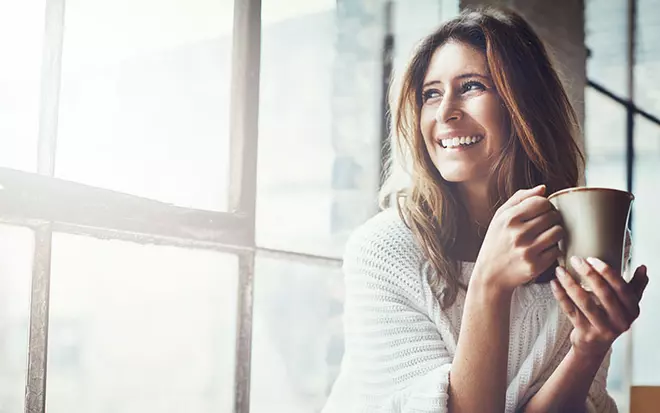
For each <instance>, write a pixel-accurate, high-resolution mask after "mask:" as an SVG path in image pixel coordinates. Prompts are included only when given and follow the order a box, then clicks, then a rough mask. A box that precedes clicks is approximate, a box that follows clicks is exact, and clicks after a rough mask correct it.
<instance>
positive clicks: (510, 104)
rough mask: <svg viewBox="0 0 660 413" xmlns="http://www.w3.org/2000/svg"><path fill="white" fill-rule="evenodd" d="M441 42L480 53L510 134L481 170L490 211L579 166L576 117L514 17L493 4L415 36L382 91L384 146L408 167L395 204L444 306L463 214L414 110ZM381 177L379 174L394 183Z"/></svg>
mask: <svg viewBox="0 0 660 413" xmlns="http://www.w3.org/2000/svg"><path fill="white" fill-rule="evenodd" d="M450 40H452V41H459V42H463V43H465V44H467V45H469V46H472V47H474V48H476V49H477V50H480V51H481V52H483V53H484V55H485V57H486V60H487V64H488V69H489V71H490V75H491V77H492V79H493V83H494V85H495V88H496V90H497V93H498V94H499V96H500V99H501V101H502V104H503V105H504V107H505V108H506V111H507V112H508V121H509V125H508V129H509V130H510V135H509V136H508V138H507V140H506V142H505V144H504V149H503V150H502V152H501V154H500V156H499V158H498V159H496V161H495V162H494V166H493V170H492V174H491V176H492V179H493V181H492V182H491V185H490V191H489V198H490V206H491V208H492V210H493V211H494V210H495V209H497V208H498V207H499V206H501V205H502V203H504V201H506V200H507V199H508V198H509V197H511V195H513V194H514V192H516V191H517V190H519V189H521V188H530V187H533V186H536V185H538V184H541V183H543V184H546V186H547V193H552V192H554V191H557V190H560V189H563V188H567V187H571V186H576V185H577V184H578V181H579V179H580V171H581V168H582V166H583V165H584V158H583V156H582V154H581V152H580V149H579V147H578V146H577V144H576V139H577V138H578V136H579V134H580V128H579V122H578V119H577V115H576V113H575V111H574V109H573V107H572V106H571V103H570V101H569V99H568V96H567V94H566V91H565V90H564V87H563V86H562V84H561V81H560V79H559V76H558V74H557V72H556V70H555V69H554V68H553V65H552V63H551V61H550V58H549V57H548V53H547V52H546V49H545V47H544V45H543V43H542V42H541V40H540V39H539V37H538V36H537V35H536V33H535V32H534V31H533V30H532V28H531V27H530V25H529V24H528V23H527V22H526V21H525V20H524V19H523V18H522V17H521V16H520V15H518V14H516V13H515V12H512V11H507V10H498V9H493V8H480V9H476V10H467V11H464V12H462V13H461V14H460V15H459V16H457V17H456V18H454V19H452V20H449V21H447V22H445V23H444V24H442V25H441V26H440V27H439V28H438V29H437V30H436V31H434V32H433V33H431V34H430V35H429V36H427V37H426V38H425V39H423V40H422V41H421V43H420V44H419V46H418V47H417V49H416V51H415V53H414V54H413V56H412V58H411V59H410V61H409V63H408V66H407V67H406V69H405V71H404V72H403V76H402V78H401V80H400V82H399V87H398V90H395V89H394V88H393V89H392V92H393V93H390V97H391V100H390V107H391V108H392V117H391V123H392V127H391V130H392V134H393V136H392V138H393V139H392V143H393V144H394V145H395V147H396V149H397V150H398V151H396V152H394V151H393V153H392V157H393V158H394V159H396V160H398V161H399V162H403V163H404V165H403V166H404V167H407V169H408V174H409V179H410V182H409V184H408V185H407V187H406V188H405V189H404V190H401V191H399V192H398V193H397V200H396V201H397V202H396V203H397V206H398V208H399V211H400V213H401V215H402V217H403V218H404V220H405V222H406V223H407V225H408V226H409V227H410V228H411V230H412V232H413V233H414V235H415V237H416V239H417V241H418V242H419V243H420V245H421V246H422V247H423V248H424V250H425V253H426V255H427V259H428V261H429V263H430V264H431V268H432V271H430V273H429V282H430V285H431V289H432V290H433V292H434V294H435V295H436V297H437V298H438V300H440V303H441V305H442V306H443V307H447V306H449V305H451V304H453V302H454V301H455V299H456V294H457V292H458V289H459V288H460V287H461V285H460V283H459V276H460V267H459V262H458V260H456V259H453V258H452V257H451V256H450V254H449V251H450V250H451V248H452V246H453V245H454V242H455V240H456V236H457V230H458V222H459V218H461V216H462V214H466V213H467V212H466V208H465V207H464V206H463V205H462V203H461V201H460V199H459V198H458V197H457V195H456V194H455V193H454V190H453V189H452V186H451V184H450V183H449V182H447V181H446V180H444V179H443V178H442V176H441V175H440V173H439V172H438V170H437V168H436V167H435V166H434V164H433V162H432V160H431V158H430V156H429V154H428V152H427V149H426V145H425V144H424V138H423V136H422V133H421V130H420V112H421V106H422V97H421V94H422V84H423V81H424V77H425V76H426V72H427V70H428V67H429V63H430V61H431V57H432V56H433V53H434V52H435V51H436V49H437V48H438V47H440V46H442V45H443V44H444V43H446V42H447V41H450ZM390 162H392V160H391V161H390ZM394 162H396V161H394ZM391 168H392V164H391V163H390V168H389V169H391ZM391 173H392V171H391V170H390V172H389V174H390V177H389V178H388V179H389V180H392V179H395V178H394V177H393V176H391ZM389 189H390V185H389V184H388V183H386V184H385V186H384V188H383V192H382V193H381V194H382V195H387V193H388V191H389ZM443 284H444V286H443ZM443 287H444V288H443Z"/></svg>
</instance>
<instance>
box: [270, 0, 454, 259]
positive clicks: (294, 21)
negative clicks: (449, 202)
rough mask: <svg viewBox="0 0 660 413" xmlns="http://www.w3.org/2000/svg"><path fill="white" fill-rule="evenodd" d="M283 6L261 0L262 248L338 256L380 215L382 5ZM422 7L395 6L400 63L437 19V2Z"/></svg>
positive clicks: (315, 1) (324, 1) (323, 1)
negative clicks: (355, 233) (359, 229)
mask: <svg viewBox="0 0 660 413" xmlns="http://www.w3.org/2000/svg"><path fill="white" fill-rule="evenodd" d="M284 3H285V2H278V1H275V0H271V1H264V2H263V20H264V28H263V43H262V58H261V83H260V84H261V97H260V102H259V103H260V108H259V117H260V124H259V173H258V198H257V242H258V243H259V245H262V246H265V247H269V248H279V249H287V250H295V251H301V252H307V253H316V254H321V255H330V256H339V255H341V252H342V249H343V245H344V242H345V240H346V238H347V236H348V235H349V234H350V232H351V231H352V230H353V229H354V228H355V227H356V226H358V225H360V224H361V223H362V222H364V221H365V220H366V219H368V218H369V217H370V216H371V215H373V214H374V213H375V212H377V191H378V185H379V175H380V145H381V119H382V116H383V114H382V113H383V108H382V107H381V98H382V93H383V79H382V73H383V62H382V55H383V45H384V42H385V24H386V19H385V9H386V5H385V2H377V1H376V2H353V1H344V0H340V1H336V0H310V1H308V2H306V3H305V4H306V6H305V8H304V9H293V8H292V9H291V10H295V12H294V11H290V12H288V13H283V11H282V10H281V4H284ZM419 3H420V4H419V5H418V6H416V7H413V8H411V7H407V6H406V4H407V3H406V2H403V1H398V2H396V4H395V5H394V16H393V19H392V27H393V30H394V31H395V34H396V35H397V37H396V45H395V47H396V52H395V60H396V62H395V64H396V65H400V64H401V63H402V60H403V59H404V58H405V57H407V56H409V54H410V51H411V50H410V48H411V46H412V45H413V44H414V43H415V42H416V41H417V40H418V39H419V38H420V37H421V36H423V35H424V34H426V32H427V31H428V30H430V29H431V28H432V27H433V26H435V25H437V24H438V23H439V22H440V15H441V2H439V1H431V0H429V1H426V0H424V1H420V2H419ZM445 3H450V2H445ZM416 4H417V3H416ZM399 35H400V37H399Z"/></svg>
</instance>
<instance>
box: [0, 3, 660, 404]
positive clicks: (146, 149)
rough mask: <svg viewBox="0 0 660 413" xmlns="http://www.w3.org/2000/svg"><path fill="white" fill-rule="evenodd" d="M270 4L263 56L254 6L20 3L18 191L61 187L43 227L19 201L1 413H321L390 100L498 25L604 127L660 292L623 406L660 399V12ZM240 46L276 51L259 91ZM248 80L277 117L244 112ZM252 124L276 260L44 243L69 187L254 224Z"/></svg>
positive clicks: (2, 312) (5, 56)
mask: <svg viewBox="0 0 660 413" xmlns="http://www.w3.org/2000/svg"><path fill="white" fill-rule="evenodd" d="M236 1H237V3H236V4H237V5H239V7H241V8H242V9H241V10H246V9H250V7H253V6H254V5H255V4H258V3H259V2H258V1H253V0H236ZM261 3H262V4H261V29H260V30H261V44H260V48H259V44H258V42H256V43H255V42H254V41H249V40H247V43H241V41H242V40H243V39H236V38H234V35H233V33H246V32H245V31H240V30H238V31H236V32H235V31H234V30H235V29H236V28H235V27H234V12H235V9H234V7H235V6H234V2H233V1H232V0H166V1H163V0H130V1H129V0H114V1H105V0H84V1H83V0H66V2H65V1H64V0H24V1H12V0H0V57H1V59H0V62H2V63H0V167H1V168H0V172H2V173H0V178H2V179H0V184H2V185H3V186H9V184H12V183H13V181H11V180H10V179H9V178H7V179H8V180H7V182H8V183H5V181H3V179H5V178H4V177H6V176H10V175H11V174H14V173H19V172H20V174H19V175H17V176H21V177H23V178H21V179H30V178H31V177H33V175H35V176H36V175H40V176H43V177H44V179H46V181H44V182H46V183H45V184H44V185H45V188H51V187H50V185H53V188H55V189H53V190H50V189H48V190H44V191H42V192H39V191H37V192H34V193H32V192H30V191H31V189H30V188H28V187H22V186H20V185H19V186H16V188H18V189H16V192H12V194H19V195H20V197H25V199H27V201H21V202H25V203H24V204H21V205H22V208H23V209H22V210H21V213H20V214H19V215H24V218H25V219H24V220H23V221H21V222H23V223H25V225H19V224H20V223H19V224H17V222H18V221H17V220H15V219H14V218H13V216H14V215H16V212H15V211H13V212H12V211H9V210H7V207H3V205H2V203H3V202H4V203H7V204H11V203H12V202H13V199H15V198H16V197H18V196H19V195H11V196H12V197H13V198H11V199H10V198H8V197H9V195H7V197H5V198H3V202H0V216H2V222H3V224H2V225H0V413H18V412H23V411H28V407H29V408H32V407H35V406H36V410H29V411H35V412H36V411H43V410H41V409H44V408H45V409H46V410H47V411H48V412H50V413H78V412H80V413H82V412H85V413H88V412H99V413H101V412H103V413H105V412H107V413H133V412H151V411H154V412H155V411H158V412H160V413H166V412H209V413H210V412H232V411H235V412H240V413H247V412H248V411H250V412H257V413H259V412H269V413H273V412H286V413H303V412H304V413H307V412H309V413H311V412H318V411H320V409H321V407H322V406H323V403H324V401H325V400H326V398H327V396H328V394H329V391H330V388H331V386H332V383H333V382H334V380H335V378H336V375H337V373H338V368H339V364H340V362H341V358H342V354H343V338H342V324H341V321H342V320H341V316H342V307H343V304H342V302H343V299H342V297H343V292H342V288H343V286H342V274H341V270H340V265H341V261H340V259H341V254H342V251H343V247H344V243H345V241H346V239H347V237H348V235H349V234H350V232H351V231H352V230H353V229H354V228H356V226H358V225H360V224H361V223H362V222H364V221H365V220H366V219H368V218H369V217H370V216H372V215H374V214H375V213H376V212H377V211H378V208H377V202H376V201H377V198H376V194H377V190H378V186H379V180H380V174H381V161H382V153H383V151H382V145H383V142H384V138H383V136H384V135H385V133H384V131H385V127H384V124H383V119H384V113H385V108H384V105H383V97H384V93H385V91H384V86H385V85H387V83H388V81H389V77H390V75H392V74H393V75H396V73H397V72H398V71H399V70H400V69H401V67H402V65H403V63H404V62H405V60H406V58H407V57H408V56H409V55H410V53H411V49H412V47H413V46H414V44H415V43H416V42H417V41H418V40H419V39H420V38H421V37H422V36H424V35H425V34H427V33H428V32H430V31H431V30H432V29H434V28H435V27H436V26H437V25H438V24H439V23H441V22H442V21H443V20H445V19H447V18H451V17H452V16H454V15H456V14H457V13H458V12H459V10H461V9H462V8H464V7H467V6H470V5H477V4H500V5H507V6H511V7H513V8H514V9H517V10H518V11H520V12H521V13H522V14H523V15H525V16H526V17H527V18H528V19H529V20H530V22H531V23H532V24H533V25H534V26H535V28H536V29H537V30H538V32H539V34H540V35H541V36H542V37H543V38H544V40H545V41H546V42H547V43H548V45H549V47H550V50H551V51H552V53H553V55H554V57H555V58H556V62H557V65H558V68H559V70H560V71H561V73H562V77H563V80H564V82H565V84H566V86H567V88H568V90H569V92H570V96H571V99H572V100H573V103H574V105H575V106H576V108H577V109H578V112H579V113H580V115H581V117H582V118H583V126H584V141H583V142H581V145H583V147H584V148H585V151H586V155H587V158H588V163H587V170H586V182H587V184H589V185H593V186H608V187H614V188H620V189H628V190H632V191H633V192H634V193H635V196H636V201H635V203H634V211H633V217H632V233H633V245H634V250H633V263H634V265H638V264H641V263H644V264H646V265H647V266H648V267H649V273H650V277H651V282H650V284H649V287H648V289H647V292H646V294H645V298H644V300H643V302H642V313H641V316H640V318H639V320H638V321H637V322H636V323H635V325H634V328H633V330H632V332H630V333H627V334H626V335H624V336H623V337H621V338H620V339H619V340H618V341H617V343H616V345H615V352H614V356H613V359H612V365H611V369H610V377H609V382H608V386H609V388H610V391H611V392H612V394H613V395H614V396H615V398H616V400H617V403H618V404H619V406H620V410H621V411H622V412H627V411H629V405H630V397H629V394H630V389H631V387H632V386H660V373H658V372H660V351H658V348H660V328H659V327H660V324H659V323H658V320H659V319H660V281H658V280H654V275H655V274H660V258H659V257H660V217H658V216H656V214H655V212H656V211H657V210H656V208H658V206H659V205H660V184H659V183H658V182H660V121H659V120H658V118H660V42H659V41H658V39H660V0H630V1H627V0H598V1H596V0H582V1H575V0H555V1H553V2H546V1H542V0H534V1H531V0H530V1H525V2H523V1H515V0H509V1H495V0H493V1H490V2H477V1H474V2H472V1H459V0H397V1H387V0H263V2H261ZM239 14H240V13H239ZM237 21H239V20H237ZM245 21H247V20H245ZM252 22H253V23H254V20H253V21H252ZM243 29H244V30H247V31H251V32H254V33H258V30H259V27H258V26H255V25H254V24H252V25H251V26H249V27H247V26H245V27H243V28H242V29H241V30H243ZM257 38H258V37H257ZM237 40H239V41H238V42H237ZM237 45H243V46H240V47H245V48H247V49H250V48H252V49H251V50H252V51H253V52H254V51H255V49H254V48H255V47H256V52H257V54H256V55H257V56H260V60H259V64H258V67H257V68H256V69H257V70H255V68H254V67H246V66H241V65H240V64H239V65H236V62H235V61H236V60H237V59H239V60H240V53H236V51H237V49H236V47H237ZM247 49H246V50H247ZM232 60H234V68H235V69H234V73H233V75H232ZM237 70H245V71H249V73H251V74H254V73H256V76H252V75H250V76H252V77H250V76H245V78H246V79H250V80H249V81H248V82H247V86H246V87H247V88H248V89H250V88H252V89H254V90H256V91H257V92H258V93H254V94H252V95H250V96H258V98H256V99H254V100H250V99H243V101H242V102H238V103H237V101H238V100H237V99H234V100H233V101H232V98H231V96H232V83H234V84H236V83H237V82H236V79H237V77H236V76H239V77H240V76H243V75H245V73H237ZM246 73H247V72H246ZM232 76H234V77H233V78H232ZM232 79H234V81H233V82H232ZM250 82H251V83H250ZM239 92H240V91H239ZM235 96H236V95H235ZM232 102H233V103H232ZM236 107H240V111H242V112H240V113H246V112H247V113H253V114H255V115H256V114H258V125H257V126H258V134H256V135H254V134H253V135H254V136H253V138H255V137H256V141H257V142H258V146H257V145H256V143H257V142H254V139H253V141H251V142H252V143H251V145H248V146H247V148H248V149H249V148H253V149H254V148H257V147H258V153H257V155H258V156H257V157H256V174H253V184H252V185H248V186H247V189H246V191H248V192H250V191H251V192H253V193H252V194H251V195H250V194H248V198H250V197H252V198H253V199H256V203H255V204H254V205H253V209H252V210H248V214H247V215H248V220H253V223H254V232H250V231H251V230H246V231H247V232H246V233H247V234H249V236H250V237H251V236H254V239H253V241H254V243H251V242H248V244H246V245H247V247H246V246H245V245H243V246H241V245H238V244H240V243H239V242H238V241H237V242H236V244H237V247H236V248H235V249H232V245H229V246H227V245H226V244H232V242H231V240H230V242H228V243H227V242H223V243H222V244H223V245H224V246H220V245H219V244H220V243H218V246H217V248H216V246H215V244H213V243H211V244H213V245H211V247H208V245H206V246H204V247H200V248H196V247H193V246H188V247H186V246H182V245H181V243H179V244H177V245H174V243H172V245H167V244H168V242H159V243H154V242H148V240H147V241H145V239H144V238H140V237H138V238H139V240H137V241H131V240H129V239H126V237H124V238H123V239H121V238H122V237H119V236H118V237H115V236H114V235H112V234H115V233H118V232H121V230H120V228H113V227H112V226H111V225H106V226H105V227H104V228H105V229H104V230H106V234H111V235H109V236H92V235H90V233H88V232H87V228H88V227H90V226H93V224H89V223H86V224H83V223H81V222H82V221H80V222H79V221H77V218H76V217H72V218H71V219H70V222H69V224H71V225H70V226H68V227H66V226H60V227H59V228H60V229H61V230H57V228H56V229H55V230H50V229H47V230H45V231H46V232H44V230H43V228H42V227H40V226H34V225H31V223H32V222H33V220H41V221H48V220H49V219H50V218H48V216H49V215H48V207H49V205H50V203H51V202H54V201H55V200H58V199H66V200H67V201H66V202H71V205H70V206H71V208H74V207H76V206H75V205H73V203H74V201H75V199H74V201H71V200H70V199H72V198H68V196H69V195H68V193H65V192H63V191H59V190H58V189H57V188H60V187H59V186H58V183H60V182H62V181H71V182H74V183H77V184H81V185H80V186H79V188H82V189H81V191H82V192H85V191H88V192H89V191H93V190H94V189H95V188H102V189H107V190H111V191H112V192H111V193H112V194H116V196H117V197H118V196H120V195H119V194H121V196H124V198H121V199H126V200H128V201H126V202H129V201H130V200H131V199H133V197H136V199H137V197H140V198H148V199H150V200H154V201H160V202H161V203H163V205H165V204H167V205H170V206H172V208H174V206H176V207H178V208H180V209H179V210H182V211H193V212H194V211H197V212H195V213H198V212H199V211H205V213H208V214H210V215H209V216H211V217H224V216H228V215H232V214H234V213H235V212H241V211H236V210H234V209H233V207H232V203H231V199H232V191H233V189H232V188H231V186H232V184H230V183H231V182H235V181H233V180H232V173H233V172H232V169H231V168H230V165H232V164H233V163H237V164H238V165H242V166H244V165H245V164H246V163H242V162H241V160H238V161H237V160H236V158H235V157H236V156H238V157H246V159H248V160H249V159H254V156H251V155H250V154H246V153H243V152H240V151H238V152H235V151H234V152H232V150H230V149H231V148H232V143H231V135H232V134H231V133H230V130H232V129H230V124H231V122H230V120H231V116H232V115H231V113H234V114H235V113H238V112H235V111H234V112H232V108H236ZM255 119H256V118H255ZM253 126H254V125H253ZM243 127H244V128H247V129H249V125H248V126H243ZM233 130H246V129H241V127H240V126H239V127H238V129H233ZM248 135H249V133H248ZM250 136H252V135H250ZM248 140H249V139H248ZM55 142H56V145H55ZM255 150H256V149H255ZM46 152H47V153H46ZM230 154H231V155H230ZM44 159H45V160H44ZM247 164H249V162H247ZM248 167H249V165H248ZM248 169H249V168H248ZM3 171H4V172H3ZM7 174H9V175H7ZM11 176H14V175H11ZM76 188H78V187H76ZM0 192H1V190H0ZM89 193H90V194H92V192H89ZM113 196H114V195H113ZM74 198H75V197H74ZM21 199H23V198H21ZM112 199H115V198H112ZM117 199H119V198H117ZM122 202H123V201H122ZM30 203H32V204H34V205H32V204H30ZM32 206H34V207H35V208H36V209H38V210H39V211H46V212H43V213H40V212H35V213H34V216H30V213H29V212H24V211H27V210H30V211H31V210H32V209H31V207H32ZM65 206H66V205H65ZM39 208H41V209H39ZM95 208H100V209H103V208H104V207H103V206H100V207H99V206H96V207H95ZM248 209H249V208H248ZM112 211H115V212H112V213H113V214H116V215H121V214H122V212H121V211H122V209H121V208H118V209H113V210H112ZM96 212H98V211H93V213H96ZM193 212H191V213H193ZM40 214H42V215H40ZM147 215H149V214H147ZM239 215H240V214H239ZM126 217H127V219H129V220H130V219H132V218H131V217H132V215H130V214H128V215H127V216H126ZM117 218H118V219H120V218H122V216H117ZM145 219H146V220H150V219H151V220H152V221H154V222H155V221H157V220H158V219H159V218H158V217H157V216H155V215H154V216H152V217H149V216H147V218H145ZM218 219H219V218H218ZM85 222H87V221H85ZM89 222H91V221H89ZM73 227H75V228H77V229H76V230H71V228H73ZM248 227H250V224H248ZM67 228H68V230H66V229H67ZM112 231H114V232H112ZM39 234H42V235H43V234H46V239H47V240H48V242H46V243H45V244H44V242H42V241H43V239H42V238H40V236H39ZM149 235H150V233H149V231H147V230H145V231H143V232H142V233H141V236H149ZM181 238H182V239H185V238H186V237H185V236H181ZM44 245H47V248H46V247H44ZM191 245H192V244H191ZM239 247H240V248H239ZM232 251H233V252H232ZM236 251H238V252H236ZM44 254H45V256H47V258H48V259H47V260H45V261H40V260H41V259H42V258H43V256H44ZM245 257H248V259H247V261H245V260H244V258H245ZM42 262H45V263H46V264H45V266H44V265H41V264H40V263H42ZM246 263H247V264H246ZM44 274H46V275H45V276H44ZM44 277H46V278H44ZM45 279H47V280H48V282H46V283H45V284H44V282H45V281H44V280H45ZM44 286H46V287H48V286H49V288H45V289H44V288H42V287H44ZM44 309H45V310H44ZM44 311H45V312H44ZM31 313H32V315H33V317H32V321H31V317H30V314H31ZM39 323H41V324H39ZM39 325H41V329H39V328H38V327H39ZM31 326H32V334H30V330H31ZM246 332H247V335H246ZM249 332H251V340H250V337H249V336H250V334H249ZM46 339H47V340H46ZM44 340H45V342H46V343H47V347H46V346H44V345H40V343H41V344H43V342H44ZM46 356H47V357H46ZM27 367H29V368H27ZM44 386H45V387H46V388H47V393H46V395H45V396H44V395H43V394H42V393H43V392H40V389H42V388H43V387H44ZM248 409H249V410H248Z"/></svg>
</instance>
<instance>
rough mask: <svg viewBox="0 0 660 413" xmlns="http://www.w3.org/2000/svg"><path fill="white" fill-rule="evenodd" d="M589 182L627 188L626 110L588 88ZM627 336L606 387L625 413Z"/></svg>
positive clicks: (616, 353) (616, 347) (620, 343)
mask: <svg viewBox="0 0 660 413" xmlns="http://www.w3.org/2000/svg"><path fill="white" fill-rule="evenodd" d="M585 110H586V116H585V122H586V126H585V146H586V147H585V151H586V155H587V165H586V179H587V185H589V186H600V187H609V188H618V189H623V190H625V189H626V110H625V107H623V106H621V105H620V104H618V103H616V102H615V101H613V100H611V99H610V98H608V97H606V96H604V95H602V94H601V93H599V92H597V91H595V90H594V89H591V88H586V89H585ZM627 349H628V337H627V336H624V337H621V338H619V339H618V340H617V341H616V342H615V343H614V346H613V351H612V358H611V361H610V370H609V375H608V380H607V387H608V391H609V392H610V394H611V395H612V396H613V397H614V399H615V400H616V402H617V405H618V406H619V409H620V410H621V411H622V412H625V411H628V407H627V406H628V391H629V390H628V388H627V386H628V383H627V382H626V377H627V369H628V367H629V366H628V364H629V361H628V359H627V357H626V355H627Z"/></svg>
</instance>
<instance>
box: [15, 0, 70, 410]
mask: <svg viewBox="0 0 660 413" xmlns="http://www.w3.org/2000/svg"><path fill="white" fill-rule="evenodd" d="M64 9H65V0H47V1H46V13H45V27H44V36H43V45H42V62H41V95H40V102H39V104H40V106H39V135H38V136H39V138H38V146H37V172H38V173H39V174H42V175H47V176H51V177H52V176H54V174H55V147H56V141H57V121H58V115H59V113H58V112H59V94H60V81H61V73H62V48H63V41H64ZM52 238H53V231H52V225H51V224H50V223H48V224H45V225H42V226H39V227H38V228H37V229H36V230H35V233H34V239H35V242H34V260H33V263H32V267H33V268H32V284H31V287H30V289H31V294H30V326H29V339H28V366H27V378H26V384H25V412H26V413H45V411H46V371H47V364H48V363H47V360H48V318H49V303H50V299H49V298H50V274H51V250H52Z"/></svg>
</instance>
